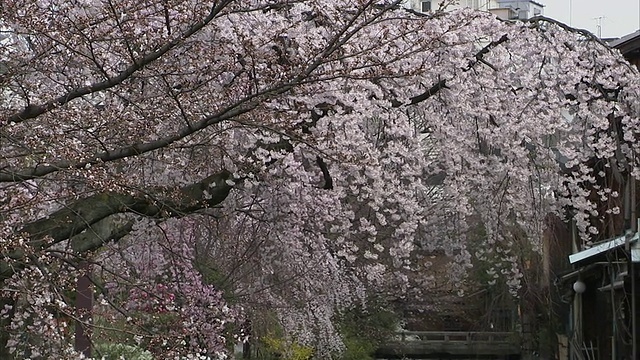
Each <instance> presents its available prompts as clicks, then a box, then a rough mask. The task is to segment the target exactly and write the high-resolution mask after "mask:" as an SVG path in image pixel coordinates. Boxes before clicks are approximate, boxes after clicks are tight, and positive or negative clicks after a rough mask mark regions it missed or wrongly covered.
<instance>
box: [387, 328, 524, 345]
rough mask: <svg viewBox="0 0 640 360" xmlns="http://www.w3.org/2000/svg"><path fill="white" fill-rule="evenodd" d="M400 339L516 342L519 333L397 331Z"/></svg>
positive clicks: (456, 341) (412, 340)
mask: <svg viewBox="0 0 640 360" xmlns="http://www.w3.org/2000/svg"><path fill="white" fill-rule="evenodd" d="M398 335H399V336H400V338H401V341H403V342H405V341H411V342H414V341H420V342H452V343H454V342H455V343H471V342H483V343H494V344H496V343H500V344H504V343H508V344H513V343H515V342H518V341H519V340H518V339H519V334H518V333H516V332H478V331H468V332H467V331H408V330H405V331H399V332H397V333H396V336H398Z"/></svg>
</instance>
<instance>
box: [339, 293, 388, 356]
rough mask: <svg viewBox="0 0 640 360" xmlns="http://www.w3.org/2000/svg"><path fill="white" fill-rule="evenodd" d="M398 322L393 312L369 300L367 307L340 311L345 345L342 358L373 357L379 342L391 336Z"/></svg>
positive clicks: (341, 329) (341, 330)
mask: <svg viewBox="0 0 640 360" xmlns="http://www.w3.org/2000/svg"><path fill="white" fill-rule="evenodd" d="M397 324H398V318H397V316H396V314H395V313H394V312H392V311H391V310H389V309H388V308H387V307H385V306H384V305H383V304H381V303H378V302H375V301H371V302H370V303H369V305H368V306H367V307H354V308H351V309H349V310H348V311H345V312H343V313H342V315H341V318H340V332H341V334H342V337H343V341H344V345H345V347H346V349H345V351H344V353H342V354H340V355H339V356H338V358H339V359H342V360H368V359H373V353H374V352H375V350H376V349H377V348H378V346H379V345H380V344H382V343H383V342H384V341H386V340H388V339H389V338H391V336H392V335H393V333H394V332H395V329H396V327H397Z"/></svg>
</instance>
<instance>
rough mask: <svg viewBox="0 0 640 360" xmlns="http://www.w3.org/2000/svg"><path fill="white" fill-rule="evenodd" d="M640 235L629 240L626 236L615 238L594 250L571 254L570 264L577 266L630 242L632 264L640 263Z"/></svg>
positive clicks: (593, 248)
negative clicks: (639, 240)
mask: <svg viewBox="0 0 640 360" xmlns="http://www.w3.org/2000/svg"><path fill="white" fill-rule="evenodd" d="M638 238H639V236H638V233H636V234H635V235H634V236H633V237H631V238H629V237H627V236H625V235H623V236H620V237H617V238H614V239H612V240H607V241H605V242H603V243H601V244H598V245H596V246H594V247H592V248H589V249H587V250H582V251H580V252H577V253H575V254H571V255H569V262H570V263H571V264H575V263H577V262H580V261H583V260H587V259H589V258H590V257H594V256H596V255H600V254H603V253H605V252H607V251H610V250H613V249H617V248H619V247H621V246H623V245H625V244H626V243H627V242H629V244H631V245H632V246H631V261H632V262H634V263H635V262H640V246H639V244H638Z"/></svg>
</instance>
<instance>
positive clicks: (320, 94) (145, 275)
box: [0, 0, 640, 358]
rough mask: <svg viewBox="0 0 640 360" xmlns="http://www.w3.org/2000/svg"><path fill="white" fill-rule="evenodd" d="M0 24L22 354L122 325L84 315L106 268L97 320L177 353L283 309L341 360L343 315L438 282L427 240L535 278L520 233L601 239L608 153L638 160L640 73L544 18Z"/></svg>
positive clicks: (169, 15) (293, 326) (241, 15)
mask: <svg viewBox="0 0 640 360" xmlns="http://www.w3.org/2000/svg"><path fill="white" fill-rule="evenodd" d="M0 23H1V26H2V33H1V34H2V40H1V43H0V44H1V45H0V89H2V94H3V97H2V101H0V146H1V148H2V151H0V239H2V243H1V245H2V247H1V249H2V250H1V253H2V256H3V257H2V262H0V280H1V281H2V284H3V286H2V296H3V298H4V300H3V305H4V309H3V311H2V315H3V318H4V320H5V323H6V324H5V325H6V326H7V327H6V329H7V330H8V331H7V332H5V335H6V336H5V339H4V341H6V348H7V350H8V351H9V352H10V353H12V354H14V355H15V356H18V357H31V358H74V357H77V356H78V353H77V351H76V350H75V349H74V347H73V342H72V340H71V337H72V335H73V334H72V332H71V331H69V327H71V326H73V323H74V321H75V320H80V323H79V324H78V325H76V326H84V327H86V328H87V329H90V328H91V327H92V326H93V327H95V329H94V332H96V331H104V330H107V329H102V330H101V329H99V328H98V326H99V324H97V323H95V321H94V324H92V322H91V321H88V320H83V319H86V317H83V316H82V315H83V314H80V313H79V312H78V311H77V309H75V308H74V306H73V302H72V297H73V296H72V295H71V294H73V289H74V286H75V284H76V280H77V278H78V277H81V276H85V275H86V273H87V269H89V270H91V271H90V273H89V277H90V278H91V279H92V281H94V288H95V289H96V293H97V295H96V297H97V299H98V300H100V305H99V306H98V305H96V306H97V307H98V308H97V309H96V310H95V312H96V314H98V313H100V314H101V316H102V317H103V320H104V319H107V318H112V319H113V321H114V322H115V321H119V320H117V319H121V320H122V319H124V320H125V321H126V322H127V325H125V326H124V327H123V328H122V329H121V330H122V331H123V332H126V333H128V334H129V335H130V337H131V338H132V339H133V341H136V345H137V346H141V347H148V348H149V349H150V350H151V349H153V351H155V353H156V355H158V356H160V357H164V358H168V357H173V356H187V355H202V356H211V357H214V356H220V354H222V353H224V352H225V351H227V349H228V346H229V341H230V340H231V339H238V338H242V336H243V334H242V329H243V326H242V324H244V323H246V322H247V318H246V317H243V316H242V315H243V314H244V315H246V314H251V313H252V312H256V311H264V310H265V309H268V310H269V311H271V312H273V314H274V316H275V317H276V318H277V319H278V321H279V322H280V324H281V325H282V328H283V329H284V331H285V332H286V334H287V336H289V337H291V338H292V339H295V340H296V341H297V342H299V343H302V344H308V345H313V346H315V348H316V351H317V352H316V353H317V354H318V356H327V355H328V354H330V353H334V352H339V351H340V350H341V349H342V346H343V345H342V342H341V338H340V334H339V332H338V330H337V327H336V326H335V324H334V323H333V320H334V319H335V315H336V314H337V313H339V312H340V311H341V309H345V308H348V307H349V306H353V305H354V304H358V303H361V302H362V301H364V300H365V299H366V296H367V292H368V291H374V292H375V291H381V292H382V291H390V292H391V291H393V292H396V293H398V294H400V296H428V287H429V282H430V279H429V276H428V267H429V262H428V257H425V255H427V254H431V253H434V252H437V251H438V252H443V253H445V254H446V255H447V256H448V257H450V258H451V259H452V260H453V261H452V263H451V269H450V271H449V273H450V274H451V276H452V277H453V278H454V279H461V278H463V277H464V274H465V271H466V270H467V269H468V268H469V266H470V264H471V258H472V256H476V257H478V258H479V259H491V261H492V266H493V267H492V268H491V269H490V272H491V274H500V273H502V274H505V275H506V278H507V279H508V280H507V281H508V285H509V286H510V287H511V288H512V289H514V291H516V290H517V288H518V285H519V281H520V279H521V277H522V275H521V269H520V266H519V262H518V261H517V257H516V256H515V255H514V254H513V252H512V247H513V244H514V242H516V241H517V242H518V243H522V242H526V243H528V244H531V246H532V247H533V248H539V246H540V238H541V236H542V232H543V231H544V226H545V221H544V219H545V217H546V216H547V215H548V214H549V213H557V214H558V215H562V216H565V215H567V214H569V215H570V216H572V217H573V218H575V220H576V222H577V224H578V227H579V229H580V231H581V234H582V238H583V240H584V242H585V244H588V243H589V242H590V241H592V240H593V239H594V235H595V234H596V233H597V232H598V227H597V226H596V225H597V223H598V221H599V219H601V218H602V217H603V216H605V215H606V214H602V213H600V212H598V210H597V207H598V205H597V204H596V203H595V202H594V201H593V199H592V198H591V197H590V195H591V190H590V189H592V187H591V186H592V185H594V184H596V181H597V179H598V177H602V176H604V175H603V174H602V173H601V172H596V171H595V170H594V169H595V168H594V167H593V166H591V164H593V162H594V161H595V162H599V163H601V164H602V166H604V167H607V168H615V169H618V170H619V171H623V172H628V173H630V174H633V176H637V174H638V170H637V167H636V160H635V155H634V154H635V152H636V150H637V149H638V146H640V145H638V144H637V142H636V141H635V139H636V136H637V133H638V132H639V131H640V128H639V127H640V123H639V122H638V111H639V108H638V104H637V101H636V99H637V98H638V95H639V92H640V88H639V86H638V79H639V78H638V73H637V70H636V69H635V68H633V67H631V66H630V65H629V64H628V63H626V62H625V61H624V60H623V59H622V58H621V57H620V55H619V54H618V53H617V52H615V51H613V50H610V49H609V48H607V47H606V46H605V45H604V44H602V43H600V42H599V41H598V40H597V39H595V38H593V37H592V36H590V35H589V34H587V33H583V32H579V31H574V30H572V29H569V28H567V27H566V26H563V25H562V24H558V23H555V22H553V21H550V20H547V19H542V18H541V19H534V20H533V21H531V22H528V23H520V22H518V23H514V22H503V21H500V20H497V19H495V18H493V17H492V16H491V15H490V14H486V13H482V12H472V11H469V10H460V11H456V12H452V13H440V12H438V13H434V14H427V15H425V14H416V13H413V12H411V11H408V10H406V9H403V8H401V7H400V6H398V4H396V3H387V2H380V1H355V2H354V1H342V0H332V1H314V0H309V1H261V0H253V1H244V2H240V1H231V0H221V1H211V2H207V1H192V0H162V1H160V0H149V1H142V2H134V1H117V2H116V1H111V0H103V1H86V0H38V1H14V0H7V1H3V3H2V5H1V6H0ZM597 190H598V191H599V192H600V193H599V195H600V196H601V197H602V198H606V199H609V198H614V197H615V196H616V194H615V191H614V190H611V189H609V188H608V187H606V186H602V187H601V188H598V189H597ZM566 210H571V211H570V212H566V213H565V211H566ZM611 211H615V209H611ZM478 226H480V227H481V228H482V229H483V237H482V238H481V239H476V238H475V237H474V241H477V242H480V243H479V244H476V245H475V246H474V249H479V250H477V251H475V252H474V253H473V254H471V253H470V251H469V250H468V248H467V239H468V234H469V232H470V230H471V229H472V228H476V229H477V227H478ZM87 264H89V265H87ZM207 274H209V276H207ZM416 274H418V275H419V276H416ZM420 290H425V291H422V292H421V291H420ZM159 318H162V319H164V320H165V323H164V327H163V326H160V325H158V322H157V321H156V322H154V321H152V320H158V319H159ZM65 319H66V320H65ZM67 320H68V321H67ZM94 320H96V319H94ZM80 324H81V325H80ZM106 327H107V326H105V328H106ZM234 334H235V337H234Z"/></svg>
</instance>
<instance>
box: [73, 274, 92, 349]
mask: <svg viewBox="0 0 640 360" xmlns="http://www.w3.org/2000/svg"><path fill="white" fill-rule="evenodd" d="M79 268H80V269H81V270H83V271H84V274H82V276H80V277H79V278H78V282H77V286H76V312H77V316H78V318H77V320H76V334H75V350H76V351H78V352H81V353H82V354H83V355H84V356H86V357H87V358H90V357H91V329H90V328H89V327H88V326H86V325H87V324H90V323H91V311H92V308H93V289H92V286H91V279H90V277H89V276H90V269H91V266H90V265H89V264H88V263H86V262H83V263H82V264H80V267H79Z"/></svg>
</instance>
